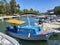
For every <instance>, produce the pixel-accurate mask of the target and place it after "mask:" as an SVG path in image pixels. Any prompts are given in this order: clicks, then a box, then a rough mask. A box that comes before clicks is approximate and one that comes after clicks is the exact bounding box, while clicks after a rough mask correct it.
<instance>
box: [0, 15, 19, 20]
mask: <svg viewBox="0 0 60 45" xmlns="http://www.w3.org/2000/svg"><path fill="white" fill-rule="evenodd" d="M17 17H19V15H17V16H1V17H0V20H1V21H4V20H5V19H12V18H17Z"/></svg>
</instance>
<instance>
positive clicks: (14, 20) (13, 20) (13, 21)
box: [6, 19, 25, 24]
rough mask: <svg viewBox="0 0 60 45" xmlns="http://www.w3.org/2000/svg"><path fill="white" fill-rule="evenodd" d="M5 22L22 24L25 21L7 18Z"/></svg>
mask: <svg viewBox="0 0 60 45" xmlns="http://www.w3.org/2000/svg"><path fill="white" fill-rule="evenodd" d="M6 22H9V23H13V24H23V23H25V21H22V20H16V19H9V20H6Z"/></svg>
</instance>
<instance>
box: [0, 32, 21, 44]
mask: <svg viewBox="0 0 60 45" xmlns="http://www.w3.org/2000/svg"><path fill="white" fill-rule="evenodd" d="M0 45H20V44H19V43H18V41H17V40H15V39H14V38H12V37H10V36H8V35H6V34H4V33H1V32H0Z"/></svg>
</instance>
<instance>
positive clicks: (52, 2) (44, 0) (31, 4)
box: [7, 0, 60, 12]
mask: <svg viewBox="0 0 60 45" xmlns="http://www.w3.org/2000/svg"><path fill="white" fill-rule="evenodd" d="M7 1H8V2H9V1H10V0H7ZM16 3H17V4H20V7H21V8H20V9H21V10H23V9H30V8H33V9H34V10H38V11H40V12H46V11H47V10H50V9H54V7H55V6H60V0H16Z"/></svg>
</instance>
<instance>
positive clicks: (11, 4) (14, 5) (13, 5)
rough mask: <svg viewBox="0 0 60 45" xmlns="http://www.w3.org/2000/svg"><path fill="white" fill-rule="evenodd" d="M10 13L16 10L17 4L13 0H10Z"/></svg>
mask: <svg viewBox="0 0 60 45" xmlns="http://www.w3.org/2000/svg"><path fill="white" fill-rule="evenodd" d="M10 7H11V14H15V13H16V11H17V5H16V1H15V0H11V1H10Z"/></svg>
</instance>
